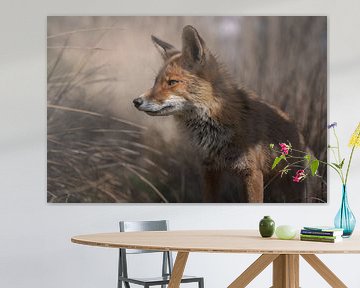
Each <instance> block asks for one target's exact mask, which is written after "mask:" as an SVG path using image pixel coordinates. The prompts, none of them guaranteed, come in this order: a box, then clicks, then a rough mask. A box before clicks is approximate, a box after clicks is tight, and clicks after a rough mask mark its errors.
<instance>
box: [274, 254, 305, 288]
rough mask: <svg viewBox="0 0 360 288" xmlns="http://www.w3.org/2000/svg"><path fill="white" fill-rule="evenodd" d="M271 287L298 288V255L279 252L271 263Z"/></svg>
mask: <svg viewBox="0 0 360 288" xmlns="http://www.w3.org/2000/svg"><path fill="white" fill-rule="evenodd" d="M272 287H273V288H299V255H293V254H281V255H279V257H278V258H276V259H275V260H274V263H273V286H272Z"/></svg>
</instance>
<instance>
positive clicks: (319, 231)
mask: <svg viewBox="0 0 360 288" xmlns="http://www.w3.org/2000/svg"><path fill="white" fill-rule="evenodd" d="M342 235H343V229H341V228H334V227H304V228H303V229H301V232H300V239H301V240H302V241H316V242H329V243H336V242H339V241H342V239H343V238H342Z"/></svg>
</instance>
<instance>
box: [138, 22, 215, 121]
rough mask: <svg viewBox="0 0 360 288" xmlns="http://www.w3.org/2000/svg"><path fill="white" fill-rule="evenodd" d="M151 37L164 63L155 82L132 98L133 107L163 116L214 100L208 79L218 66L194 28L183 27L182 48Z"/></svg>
mask: <svg viewBox="0 0 360 288" xmlns="http://www.w3.org/2000/svg"><path fill="white" fill-rule="evenodd" d="M151 38H152V41H153V42H154V45H155V46H156V48H157V49H158V50H159V51H160V53H161V55H162V57H163V59H164V65H163V67H162V68H161V69H160V71H159V73H158V75H157V77H156V79H155V83H154V86H153V87H152V88H150V89H149V90H148V91H147V92H145V93H144V94H142V95H141V96H140V97H138V98H136V99H134V101H133V103H134V105H135V107H136V108H137V109H139V110H140V111H144V112H146V113H148V114H149V115H158V116H164V115H174V114H183V113H186V112H188V111H191V110H193V109H196V108H199V107H204V105H202V104H205V106H206V104H207V103H209V102H214V101H212V100H214V99H212V98H213V86H212V84H211V83H213V82H216V79H217V76H216V71H217V68H218V67H217V63H216V60H215V57H214V56H212V54H211V53H210V51H209V50H208V49H207V47H206V46H205V42H204V40H203V39H202V38H201V37H200V35H199V34H198V32H197V31H196V29H195V28H194V27H192V26H185V27H184V29H183V32H182V50H181V51H179V50H177V49H176V48H175V47H174V46H173V45H171V44H168V43H166V42H164V41H162V40H160V39H158V38H156V37H155V36H152V37H151Z"/></svg>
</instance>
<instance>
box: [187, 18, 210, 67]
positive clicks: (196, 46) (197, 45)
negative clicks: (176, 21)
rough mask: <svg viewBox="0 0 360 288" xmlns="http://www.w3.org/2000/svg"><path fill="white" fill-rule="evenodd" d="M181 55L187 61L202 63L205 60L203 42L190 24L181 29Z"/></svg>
mask: <svg viewBox="0 0 360 288" xmlns="http://www.w3.org/2000/svg"><path fill="white" fill-rule="evenodd" d="M182 55H183V57H184V58H185V60H186V61H187V62H189V63H194V62H195V63H202V62H203V61H204V60H205V42H204V40H203V39H202V38H201V37H200V35H199V33H198V32H197V31H196V29H195V28H194V27H192V26H190V25H187V26H185V27H184V29H183V33H182Z"/></svg>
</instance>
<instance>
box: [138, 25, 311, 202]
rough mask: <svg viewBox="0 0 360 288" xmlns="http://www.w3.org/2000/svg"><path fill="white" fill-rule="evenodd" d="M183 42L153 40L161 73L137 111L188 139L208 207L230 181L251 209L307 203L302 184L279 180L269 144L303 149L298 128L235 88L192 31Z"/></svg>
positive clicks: (187, 31) (274, 109)
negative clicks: (169, 121) (226, 177)
mask: <svg viewBox="0 0 360 288" xmlns="http://www.w3.org/2000/svg"><path fill="white" fill-rule="evenodd" d="M181 37H182V38H181V40H182V48H181V50H178V49H176V48H175V47H174V46H173V45H171V44H169V43H167V42H165V41H163V40H161V39H159V38H157V37H156V36H153V35H152V36H151V39H152V42H153V44H154V45H155V47H156V49H157V50H158V51H159V52H160V54H161V56H162V59H163V66H162V67H161V68H160V70H159V72H158V74H157V76H156V78H155V81H154V84H153V87H151V88H150V89H148V90H147V91H146V92H145V93H143V94H142V95H140V96H139V97H137V98H135V99H134V100H133V104H134V106H135V108H136V109H138V110H139V111H142V112H145V113H147V114H148V115H150V116H171V115H172V116H173V117H174V118H175V120H176V122H177V123H178V124H179V125H180V126H181V127H183V128H184V129H185V131H186V132H187V133H188V136H189V139H190V140H191V143H193V145H194V146H195V147H196V149H197V151H198V154H199V155H200V159H201V161H202V163H201V164H202V167H203V178H204V184H203V187H204V189H203V194H204V195H203V199H204V201H205V202H219V201H220V200H221V199H222V198H221V195H219V194H220V192H219V190H220V189H219V188H221V176H222V175H223V173H229V174H230V175H232V176H234V177H236V179H237V180H239V183H241V186H242V187H241V191H242V192H241V193H244V194H243V195H244V196H245V197H244V198H245V201H246V202H248V203H263V202H264V201H265V200H266V202H286V203H295V202H304V201H305V192H304V189H303V187H302V186H301V183H297V185H296V186H295V185H294V183H293V182H292V181H291V179H290V180H289V178H290V177H278V174H279V173H278V171H276V170H273V169H271V168H272V167H271V166H272V163H273V160H274V158H275V156H276V155H275V153H274V151H272V150H271V149H270V148H269V145H270V144H271V143H282V142H285V143H286V142H290V143H291V144H292V146H293V147H296V148H297V149H299V150H302V149H303V148H304V147H305V145H304V139H303V136H302V134H301V133H300V131H299V129H298V128H297V125H296V123H295V122H294V121H293V120H292V119H290V117H289V116H288V115H287V114H286V113H285V112H284V111H282V110H280V109H279V108H277V107H275V106H273V105H271V104H269V103H267V102H265V101H264V100H263V99H261V98H260V97H259V96H258V95H256V93H255V92H253V91H251V90H250V89H247V88H246V87H244V85H237V84H236V82H235V81H233V79H232V77H231V76H230V75H229V73H228V72H227V70H226V68H225V67H224V65H223V64H222V63H221V62H220V61H219V60H218V57H217V56H215V54H213V53H212V52H211V51H210V50H209V48H208V47H207V45H206V44H205V41H204V40H203V38H202V37H201V36H200V34H199V33H198V31H197V30H196V29H195V28H194V27H193V26H190V25H187V26H185V27H184V28H183V30H182V36H181ZM274 179H275V180H274ZM267 183H270V184H267ZM269 186H271V187H270V188H269Z"/></svg>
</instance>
